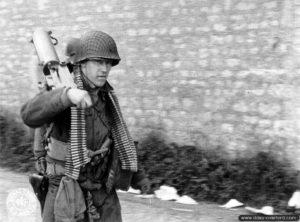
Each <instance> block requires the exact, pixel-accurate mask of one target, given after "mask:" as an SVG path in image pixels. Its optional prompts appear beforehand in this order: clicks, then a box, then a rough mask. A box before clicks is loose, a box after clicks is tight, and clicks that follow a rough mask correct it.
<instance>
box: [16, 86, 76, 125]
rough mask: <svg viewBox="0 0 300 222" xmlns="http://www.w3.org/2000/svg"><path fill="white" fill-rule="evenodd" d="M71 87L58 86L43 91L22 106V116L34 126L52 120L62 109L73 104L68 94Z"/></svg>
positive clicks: (27, 123) (27, 122)
mask: <svg viewBox="0 0 300 222" xmlns="http://www.w3.org/2000/svg"><path fill="white" fill-rule="evenodd" d="M68 89H69V88H57V89H54V90H51V91H43V92H40V93H39V94H37V95H36V96H35V97H34V98H32V99H30V100H29V101H28V102H26V103H25V104H24V105H23V106H22V107H21V117H22V120H23V121H24V123H25V124H26V125H28V126H29V127H32V128H37V127H40V126H42V125H44V124H46V123H49V122H52V121H53V120H54V118H55V117H56V116H57V115H58V114H60V113H61V112H62V111H64V110H66V109H67V108H69V107H71V106H72V102H71V101H70V100H69V98H68V96H67V91H68Z"/></svg>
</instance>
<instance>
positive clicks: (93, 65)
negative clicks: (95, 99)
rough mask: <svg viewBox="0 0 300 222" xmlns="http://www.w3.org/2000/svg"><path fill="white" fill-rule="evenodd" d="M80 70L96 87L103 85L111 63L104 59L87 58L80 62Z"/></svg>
mask: <svg viewBox="0 0 300 222" xmlns="http://www.w3.org/2000/svg"><path fill="white" fill-rule="evenodd" d="M81 67H82V72H83V73H84V74H85V75H86V77H87V78H88V79H89V80H90V81H92V83H94V85H95V86H97V87H102V86H104V84H105V82H106V80H107V77H108V75H109V72H110V70H111V67H112V63H111V62H109V61H106V60H88V61H87V62H85V63H83V64H82V66H81Z"/></svg>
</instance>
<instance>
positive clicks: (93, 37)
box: [75, 31, 121, 66]
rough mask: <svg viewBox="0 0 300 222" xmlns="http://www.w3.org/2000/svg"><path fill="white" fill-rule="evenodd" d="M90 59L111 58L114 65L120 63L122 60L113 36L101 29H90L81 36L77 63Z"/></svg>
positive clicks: (76, 57)
mask: <svg viewBox="0 0 300 222" xmlns="http://www.w3.org/2000/svg"><path fill="white" fill-rule="evenodd" d="M88 59H109V60H112V65H113V66H115V65H118V63H119V62H120V60H121V58H120V57H119V54H118V49H117V45H116V43H115V41H114V40H113V38H112V37H111V36H109V35H108V34H106V33H104V32H101V31H89V32H87V33H85V34H84V35H83V36H82V37H81V38H80V49H79V51H78V53H77V55H76V56H75V63H79V62H82V61H85V60H88Z"/></svg>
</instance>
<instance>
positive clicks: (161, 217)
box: [0, 169, 247, 222]
mask: <svg viewBox="0 0 300 222" xmlns="http://www.w3.org/2000/svg"><path fill="white" fill-rule="evenodd" d="M27 178H28V177H27V175H26V174H21V173H15V172H12V171H9V170H6V169H0V221H1V222H41V218H40V209H39V204H38V202H37V200H36V199H35V197H34V194H33V193H32V190H31V187H30V185H29V183H28V179H27ZM119 197H120V201H121V206H122V215H123V221H124V222H139V221H143V222H154V221H155V222H196V221H197V222H198V221H204V222H215V221H217V222H219V221H220V222H234V221H239V220H238V216H239V215H240V214H246V213H247V212H246V211H245V210H243V209H238V210H225V209H222V208H220V207H219V206H218V205H216V204H210V203H207V202H200V203H199V205H184V204H179V203H175V202H171V201H161V200H158V199H141V198H139V197H136V195H135V194H129V193H119Z"/></svg>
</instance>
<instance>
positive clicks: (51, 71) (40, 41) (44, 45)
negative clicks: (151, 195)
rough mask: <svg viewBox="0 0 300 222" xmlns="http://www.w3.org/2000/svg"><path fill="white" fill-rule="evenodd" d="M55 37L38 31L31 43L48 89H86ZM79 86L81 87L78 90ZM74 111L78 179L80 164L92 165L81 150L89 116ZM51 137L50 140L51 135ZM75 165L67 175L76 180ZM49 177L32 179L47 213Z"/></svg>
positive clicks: (73, 142)
mask: <svg viewBox="0 0 300 222" xmlns="http://www.w3.org/2000/svg"><path fill="white" fill-rule="evenodd" d="M51 34H52V33H51V31H49V32H47V31H45V30H42V29H37V30H36V31H35V32H34V33H33V38H32V41H31V42H32V43H33V44H34V46H35V50H36V54H37V56H38V58H39V65H40V66H42V70H43V73H44V80H45V83H44V85H45V86H46V88H47V89H49V90H52V89H55V88H60V87H71V88H82V82H81V79H80V77H79V75H73V74H72V73H71V72H70V71H69V67H68V64H67V63H66V62H60V60H59V57H58V55H57V53H56V50H55V48H54V46H55V45H57V43H58V41H57V39H55V38H54V37H53V36H51ZM53 41H54V42H53ZM75 53H76V52H75ZM36 75H39V73H36ZM35 79H40V76H36V78H35ZM75 82H76V83H77V84H78V86H77V84H76V83H75ZM38 84H43V83H42V82H38ZM70 109H71V126H70V149H69V150H68V152H70V153H69V154H70V156H71V158H70V159H72V161H74V162H75V163H76V164H77V168H76V169H77V170H78V175H79V169H80V168H79V167H80V165H79V167H78V163H82V162H84V163H86V162H88V155H87V153H88V152H87V150H86V146H81V144H82V143H81V141H85V140H86V134H85V115H84V110H82V109H78V108H77V107H70ZM50 127H51V126H50ZM36 130H39V129H36ZM47 134H48V133H47ZM36 135H38V133H36ZM48 136H49V137H50V135H48ZM48 136H47V137H48ZM36 139H37V140H39V138H35V140H36ZM80 140H81V141H80ZM39 144H40V143H39ZM40 146H43V144H40ZM42 148H43V147H37V149H42ZM82 156H83V157H82ZM71 165H73V163H72V164H68V162H66V175H67V176H70V177H71V178H73V177H72V176H74V175H73V174H71V175H70V174H68V167H67V166H69V169H70V166H71ZM74 165H75V164H74ZM74 167H75V166H74ZM74 171H75V170H74ZM45 177H46V175H45V173H44V174H43V176H42V177H39V176H31V177H30V183H31V185H32V187H33V189H34V191H35V193H36V196H37V197H38V199H39V200H40V203H41V209H42V211H43V206H44V201H45V197H46V194H47V189H45V187H41V186H48V184H47V183H46V182H45V180H44V179H45ZM87 202H88V201H87ZM90 205H91V204H88V203H87V206H88V209H89V208H90ZM89 215H90V214H89ZM89 221H92V219H91V217H90V216H89Z"/></svg>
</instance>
